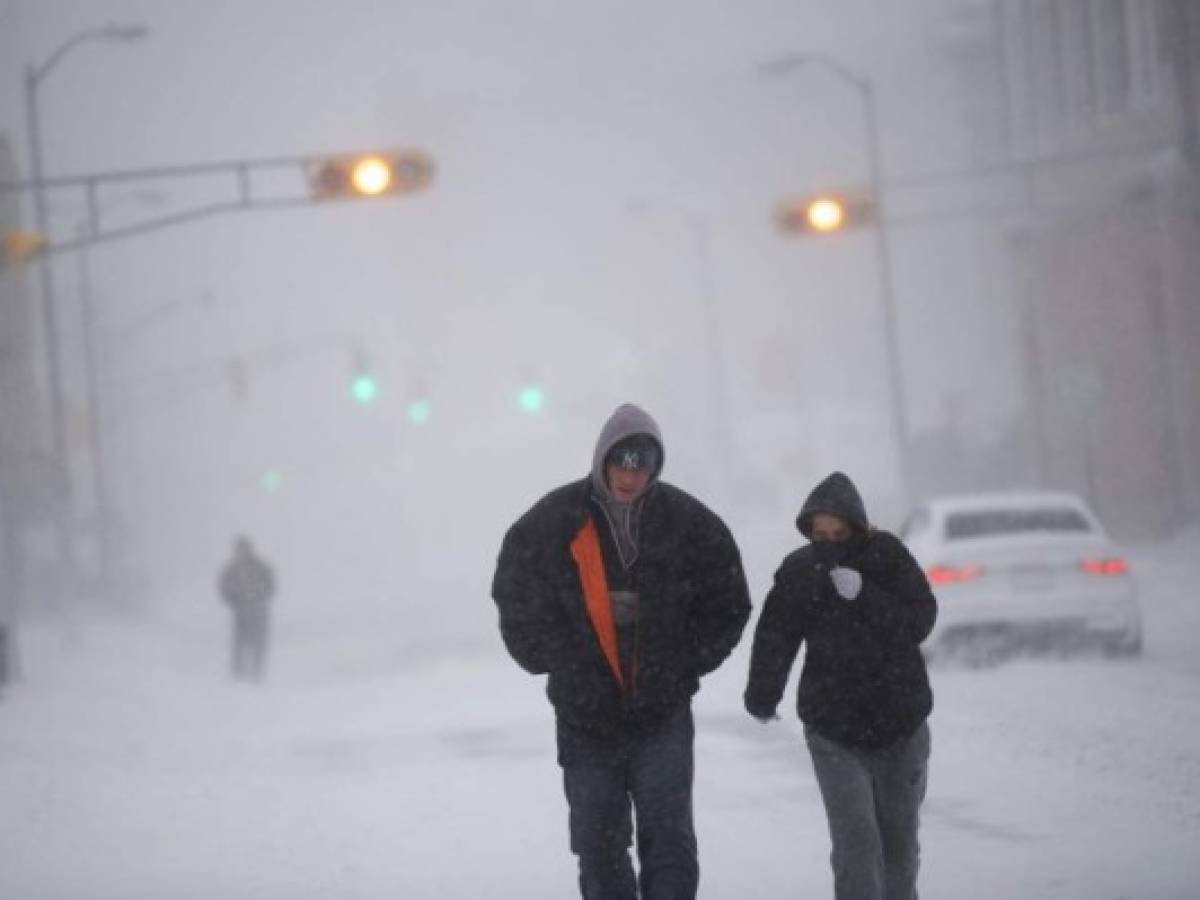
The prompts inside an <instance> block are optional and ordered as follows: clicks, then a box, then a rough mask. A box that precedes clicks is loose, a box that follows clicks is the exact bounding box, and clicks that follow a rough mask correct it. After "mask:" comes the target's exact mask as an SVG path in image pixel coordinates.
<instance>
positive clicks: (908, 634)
mask: <svg viewBox="0 0 1200 900" xmlns="http://www.w3.org/2000/svg"><path fill="white" fill-rule="evenodd" d="M882 538H883V540H884V541H886V545H885V559H886V563H885V565H884V567H883V569H882V571H881V572H880V573H879V575H876V573H875V572H873V571H872V567H867V569H866V570H865V571H864V572H863V589H862V593H861V594H860V595H859V597H858V599H857V601H856V602H857V605H858V607H859V608H861V609H862V611H863V614H864V616H865V618H867V619H868V620H869V621H871V622H872V623H873V625H874V627H875V628H877V629H878V630H879V631H880V632H882V633H884V634H886V635H889V636H890V637H891V638H892V639H893V640H896V641H899V642H902V643H907V644H912V645H919V644H920V643H921V642H922V641H923V640H925V638H927V637H929V633H930V632H931V631H932V630H933V624H934V621H935V620H936V619H937V600H936V599H935V597H934V595H933V590H932V589H931V588H930V587H929V580H928V579H927V578H926V577H925V573H924V572H923V571H922V570H921V567H920V565H919V564H918V563H917V561H916V560H915V559H913V557H912V554H911V553H909V552H908V548H907V547H905V546H904V544H903V543H901V542H900V541H899V540H898V539H897V538H894V537H892V536H891V535H883V536H882Z"/></svg>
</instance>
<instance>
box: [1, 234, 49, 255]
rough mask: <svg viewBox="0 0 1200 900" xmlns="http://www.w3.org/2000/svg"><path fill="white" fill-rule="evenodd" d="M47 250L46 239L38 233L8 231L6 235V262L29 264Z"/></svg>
mask: <svg viewBox="0 0 1200 900" xmlns="http://www.w3.org/2000/svg"><path fill="white" fill-rule="evenodd" d="M45 249H46V237H45V235H43V234H39V233H38V232H36V231H19V230H13V231H6V232H5V233H4V262H6V263H23V262H29V260H31V259H33V258H34V257H35V256H37V255H38V254H39V253H41V252H42V251H43V250H45Z"/></svg>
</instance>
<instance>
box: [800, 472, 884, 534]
mask: <svg viewBox="0 0 1200 900" xmlns="http://www.w3.org/2000/svg"><path fill="white" fill-rule="evenodd" d="M817 513H829V514H830V515H834V516H838V517H839V518H842V519H845V520H846V521H847V522H849V523H850V526H851V527H852V528H854V529H855V530H856V531H859V532H865V531H866V530H867V529H868V527H869V525H868V523H867V508H866V507H865V506H864V505H863V501H862V497H861V496H860V495H859V493H858V488H856V487H855V486H854V482H853V481H851V480H850V479H849V477H848V476H846V475H843V474H842V473H841V472H834V473H833V474H832V475H830V476H829V477H828V478H826V479H825V480H824V481H822V482H821V483H820V484H818V485H817V486H816V487H815V488H813V490H812V493H811V494H809V495H808V499H807V500H805V501H804V506H803V507H801V509H800V515H798V516H797V517H796V527H797V528H799V529H800V533H801V534H802V535H804V536H805V537H806V538H808V539H809V540H812V520H813V516H814V515H816V514H817Z"/></svg>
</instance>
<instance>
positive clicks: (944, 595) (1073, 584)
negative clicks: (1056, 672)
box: [901, 491, 1142, 661]
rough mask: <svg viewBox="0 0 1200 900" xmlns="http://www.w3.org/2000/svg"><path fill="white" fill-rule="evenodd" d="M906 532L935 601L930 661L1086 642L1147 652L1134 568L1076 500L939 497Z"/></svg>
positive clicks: (1116, 651)
mask: <svg viewBox="0 0 1200 900" xmlns="http://www.w3.org/2000/svg"><path fill="white" fill-rule="evenodd" d="M901 535H902V537H903V538H904V541H905V543H906V544H907V545H908V547H909V550H910V551H911V552H912V554H913V556H914V557H916V559H917V561H918V562H919V563H920V564H921V566H922V567H923V568H924V569H925V574H926V575H927V576H928V578H929V582H930V585H931V586H932V587H933V591H934V594H935V595H936V596H937V599H938V618H937V624H936V625H935V626H934V630H933V633H932V634H931V635H930V637H929V639H928V641H927V642H926V644H925V649H926V652H927V653H928V654H929V655H930V656H931V657H938V656H942V655H946V656H962V657H965V658H967V659H968V660H971V661H982V660H985V659H988V658H991V657H993V656H995V655H996V654H998V653H1003V652H1007V651H1014V650H1016V651H1019V650H1029V649H1032V650H1041V649H1051V648H1063V649H1073V648H1076V647H1080V646H1088V645H1098V646H1099V647H1100V648H1101V649H1102V650H1104V651H1105V652H1107V653H1111V654H1113V655H1121V656H1136V655H1138V654H1140V653H1141V650H1142V622H1141V614H1140V611H1139V608H1138V601H1137V585H1136V583H1135V581H1134V579H1133V576H1132V575H1131V574H1130V571H1129V564H1128V562H1127V561H1126V559H1125V557H1124V555H1123V554H1122V552H1121V550H1120V549H1119V548H1118V547H1117V546H1116V545H1115V544H1114V543H1113V541H1112V540H1111V539H1110V538H1109V537H1108V535H1107V534H1106V533H1105V531H1104V528H1103V527H1102V526H1101V525H1100V522H1099V521H1098V520H1097V518H1096V516H1095V514H1094V513H1093V512H1092V510H1091V509H1090V508H1089V507H1088V505H1087V504H1086V503H1085V502H1084V501H1083V499H1082V498H1080V497H1078V496H1076V495H1075V494H1069V493H1061V492H1049V491H1037V492H1020V493H1017V492H1012V493H995V494H972V495H963V496H955V497H940V498H937V499H933V500H929V501H927V502H925V503H923V504H921V505H920V506H918V507H917V508H916V509H915V510H914V511H913V512H912V514H911V515H910V516H909V518H908V521H907V522H906V523H905V525H904V527H903V529H902V531H901Z"/></svg>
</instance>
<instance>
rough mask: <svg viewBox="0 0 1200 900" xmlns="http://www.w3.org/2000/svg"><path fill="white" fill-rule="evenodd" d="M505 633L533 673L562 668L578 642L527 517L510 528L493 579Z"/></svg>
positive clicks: (513, 650)
mask: <svg viewBox="0 0 1200 900" xmlns="http://www.w3.org/2000/svg"><path fill="white" fill-rule="evenodd" d="M492 599H494V600H495V601H496V607H497V609H498V611H499V614H500V634H501V637H503V639H504V645H505V647H507V648H508V652H509V654H510V655H511V656H512V658H513V659H514V660H516V661H517V663H518V664H519V665H520V666H521V667H522V668H523V669H525V670H526V671H527V672H530V673H532V674H534V675H541V674H543V673H545V672H550V671H554V670H555V669H559V668H562V667H563V666H565V665H566V664H567V663H568V662H569V661H570V659H571V657H572V655H573V652H574V651H575V649H576V648H577V636H576V634H575V633H574V631H573V629H572V626H571V623H570V621H569V619H568V618H567V615H566V613H565V612H564V611H563V609H562V608H561V607H560V606H558V605H557V601H556V598H555V595H554V589H553V585H552V583H551V581H550V579H549V577H548V575H547V569H546V565H545V562H544V559H543V553H542V552H541V550H540V547H539V546H538V543H537V542H535V541H534V540H533V539H532V537H531V535H530V534H529V533H528V532H527V530H526V528H525V527H524V526H523V525H522V523H520V522H518V523H517V524H516V525H514V526H513V527H512V528H510V529H509V530H508V533H507V534H506V535H505V536H504V542H503V543H502V544H501V547H500V556H499V559H498V560H497V562H496V573H495V576H494V577H493V579H492Z"/></svg>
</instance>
